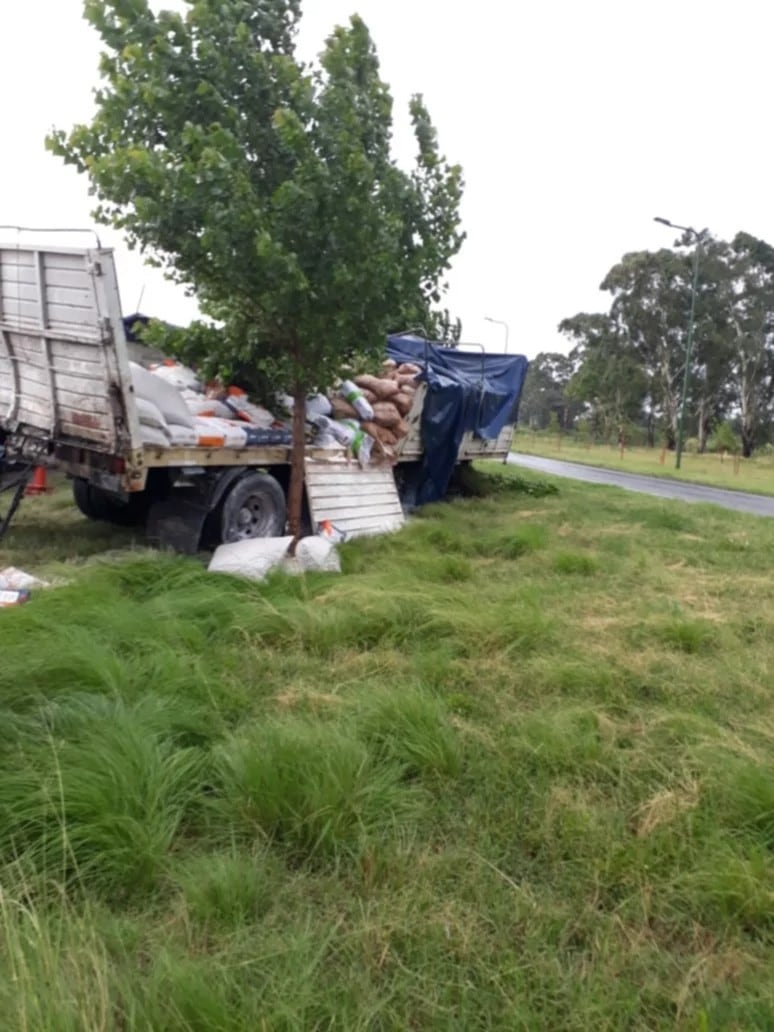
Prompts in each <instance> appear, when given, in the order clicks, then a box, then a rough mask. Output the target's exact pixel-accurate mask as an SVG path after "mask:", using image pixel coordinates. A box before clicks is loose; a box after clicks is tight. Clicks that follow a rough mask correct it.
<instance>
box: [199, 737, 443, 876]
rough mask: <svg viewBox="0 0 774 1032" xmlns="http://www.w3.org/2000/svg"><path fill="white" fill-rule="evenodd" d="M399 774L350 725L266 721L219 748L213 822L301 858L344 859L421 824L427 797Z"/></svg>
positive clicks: (216, 764)
mask: <svg viewBox="0 0 774 1032" xmlns="http://www.w3.org/2000/svg"><path fill="white" fill-rule="evenodd" d="M402 774H403V771H402V770H401V767H400V766H399V765H398V764H396V763H389V762H378V761H377V759H376V757H374V756H373V755H372V754H370V753H369V750H368V748H367V747H366V745H365V743H364V742H363V741H361V740H360V739H359V738H358V737H357V736H356V735H355V734H354V733H353V732H352V731H350V730H349V729H348V728H346V727H343V726H330V725H324V724H319V723H315V722H312V721H307V720H301V719H298V718H292V719H285V720H272V721H267V722H265V723H262V724H260V725H258V726H255V727H252V728H250V729H248V730H247V731H245V732H244V733H242V734H238V735H235V736H234V737H233V738H231V739H230V740H228V741H226V742H224V743H223V745H222V746H221V747H219V749H218V751H217V754H216V759H215V781H214V784H215V797H214V799H213V801H212V813H213V819H214V821H215V826H216V827H220V828H222V830H223V833H225V834H227V835H233V836H235V837H236V838H237V839H241V840H242V841H244V840H245V839H246V840H248V841H258V842H261V841H263V842H272V843H277V844H279V845H281V846H282V847H284V848H285V849H286V850H287V851H288V852H289V854H290V855H291V856H292V857H293V858H295V859H296V860H301V861H304V860H320V859H325V860H340V859H343V858H346V857H351V856H354V855H358V854H360V853H361V852H362V851H363V849H364V848H366V846H367V845H369V844H370V843H372V841H373V840H376V839H379V838H380V837H381V836H383V835H385V834H388V835H390V834H397V833H400V832H401V830H402V829H404V828H405V827H406V826H407V825H410V824H411V823H412V822H413V821H414V820H415V819H416V818H417V816H418V814H419V812H420V809H421V806H422V803H423V802H424V800H423V797H422V795H421V794H420V793H419V792H418V790H417V789H415V788H413V787H408V786H406V785H405V784H403V782H402Z"/></svg>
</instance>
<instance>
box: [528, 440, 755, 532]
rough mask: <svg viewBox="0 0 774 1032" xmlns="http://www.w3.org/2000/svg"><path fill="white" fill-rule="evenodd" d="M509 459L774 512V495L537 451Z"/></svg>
mask: <svg viewBox="0 0 774 1032" xmlns="http://www.w3.org/2000/svg"><path fill="white" fill-rule="evenodd" d="M508 462H509V463H511V465H514V466H523V467H524V468H525V469H532V470H536V471H537V472H539V473H550V474H551V475H552V476H556V477H570V478H571V479H573V480H583V481H585V482H586V483H588V484H609V485H610V486H611V487H622V488H623V489H624V490H626V491H639V492H640V493H642V494H649V495H656V496H657V497H658V498H674V499H677V500H679V501H681V502H706V503H709V504H710V505H721V506H723V508H724V509H734V510H736V511H737V512H749V513H752V514H753V515H754V516H774V498H768V497H766V496H765V495H756V494H747V493H745V492H743V491H725V490H723V488H722V487H705V486H704V485H703V484H689V483H686V482H684V481H680V482H678V481H676V480H666V479H662V478H661V477H648V476H643V475H642V474H640V473H620V472H619V471H618V470H615V469H600V468H599V467H598V466H584V465H581V464H580V463H577V462H561V461H559V460H557V459H543V458H540V457H539V456H537V455H522V454H520V453H518V452H512V453H511V455H509V456H508Z"/></svg>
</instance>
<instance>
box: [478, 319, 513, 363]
mask: <svg viewBox="0 0 774 1032" xmlns="http://www.w3.org/2000/svg"><path fill="white" fill-rule="evenodd" d="M484 319H485V320H486V322H491V323H497V325H498V326H504V327H505V354H506V355H507V354H508V323H507V322H505V321H504V320H503V319H493V318H492V317H491V315H485V316H484Z"/></svg>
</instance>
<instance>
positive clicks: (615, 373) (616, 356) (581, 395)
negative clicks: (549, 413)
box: [559, 312, 647, 438]
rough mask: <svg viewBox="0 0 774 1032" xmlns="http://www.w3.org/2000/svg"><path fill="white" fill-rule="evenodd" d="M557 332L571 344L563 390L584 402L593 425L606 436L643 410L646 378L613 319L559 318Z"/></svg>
mask: <svg viewBox="0 0 774 1032" xmlns="http://www.w3.org/2000/svg"><path fill="white" fill-rule="evenodd" d="M559 332H560V333H563V334H565V335H566V336H567V337H569V338H570V340H572V341H573V342H574V343H575V347H574V348H573V350H572V352H571V361H572V362H573V363H574V366H575V373H574V375H573V376H572V378H571V380H570V381H569V383H568V384H567V387H566V394H567V395H568V396H569V397H570V398H574V399H576V401H582V402H585V403H586V404H587V405H588V406H589V409H590V416H591V420H592V424H593V425H594V427H595V428H596V429H597V430H599V431H601V433H602V434H603V435H604V437H606V438H609V437H610V436H611V435H612V434H613V433H617V432H618V428H619V427H621V426H623V425H624V424H626V423H629V422H632V421H634V420H636V419H637V418H638V416H639V415H640V413H641V411H642V408H643V403H644V398H645V395H646V391H647V379H646V376H645V373H644V372H643V370H642V368H641V364H640V361H639V358H638V356H637V354H636V353H635V349H634V348H633V346H632V344H631V342H630V341H629V339H628V336H627V334H626V332H625V331H624V330H623V328H622V327H621V326H619V325H618V324H617V323H616V321H615V319H613V318H611V316H609V315H604V314H601V313H594V314H587V313H585V312H582V313H579V314H578V315H576V316H573V317H572V318H571V319H564V320H563V321H562V322H561V323H560V324H559Z"/></svg>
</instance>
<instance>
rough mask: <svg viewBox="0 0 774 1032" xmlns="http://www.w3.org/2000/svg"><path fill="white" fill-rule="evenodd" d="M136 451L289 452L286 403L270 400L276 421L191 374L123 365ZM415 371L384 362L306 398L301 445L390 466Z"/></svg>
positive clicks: (236, 394)
mask: <svg viewBox="0 0 774 1032" xmlns="http://www.w3.org/2000/svg"><path fill="white" fill-rule="evenodd" d="M129 365H130V368H131V373H132V384H133V386H134V395H135V401H136V404H137V412H138V415H139V418H140V429H141V434H142V440H143V443H144V444H148V445H152V446H155V447H159V448H183V447H185V448H189V447H191V448H193V447H199V448H246V447H250V446H270V445H289V444H290V443H291V441H292V424H291V421H290V420H291V418H292V410H293V399H292V398H290V397H288V396H287V395H278V397H277V405H278V408H279V409H281V410H283V411H284V412H285V413H287V417H286V418H284V419H283V418H277V417H275V416H274V415H273V413H271V412H269V410H268V409H265V408H263V407H262V406H261V405H256V404H254V403H253V402H251V401H250V400H249V398H248V397H247V395H246V394H245V392H244V391H242V390H240V389H239V388H237V387H226V388H224V387H222V386H220V385H217V384H211V385H209V386H208V387H206V388H205V387H203V386H202V384H201V382H200V381H199V379H198V378H197V376H196V373H195V372H194V371H193V370H192V369H188V368H187V367H186V366H184V365H181V364H180V363H178V362H172V361H169V362H164V363H162V364H160V365H156V366H152V367H150V368H148V369H146V368H145V367H144V366H141V365H138V364H137V363H135V362H130V363H129ZM420 372H421V369H420V367H419V366H417V365H412V364H411V363H404V364H403V365H398V364H397V363H396V362H394V361H392V360H391V359H390V360H388V361H386V362H385V363H384V365H383V372H382V375H381V376H370V375H366V374H364V375H361V376H355V377H354V378H353V379H352V380H344V381H342V383H341V384H339V386H338V387H337V388H336V389H335V390H331V391H329V392H328V393H327V394H316V395H313V396H312V397H310V398H308V399H307V404H306V419H307V429H308V439H309V443H311V444H312V445H313V446H314V447H317V448H337V449H342V448H343V449H345V450H346V451H348V452H350V453H351V454H353V455H354V456H355V457H356V458H357V460H358V461H359V463H360V465H361V466H366V465H368V464H369V463H370V462H372V461H387V462H394V461H395V460H396V459H397V450H396V447H397V445H398V442H399V441H400V440H401V439H402V438H403V437H405V436H406V435H407V434H408V432H409V425H408V423H407V422H406V418H405V417H406V416H407V415H408V413H409V411H410V410H411V407H412V405H413V404H414V398H415V395H416V389H417V376H418V375H419V373H420Z"/></svg>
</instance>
